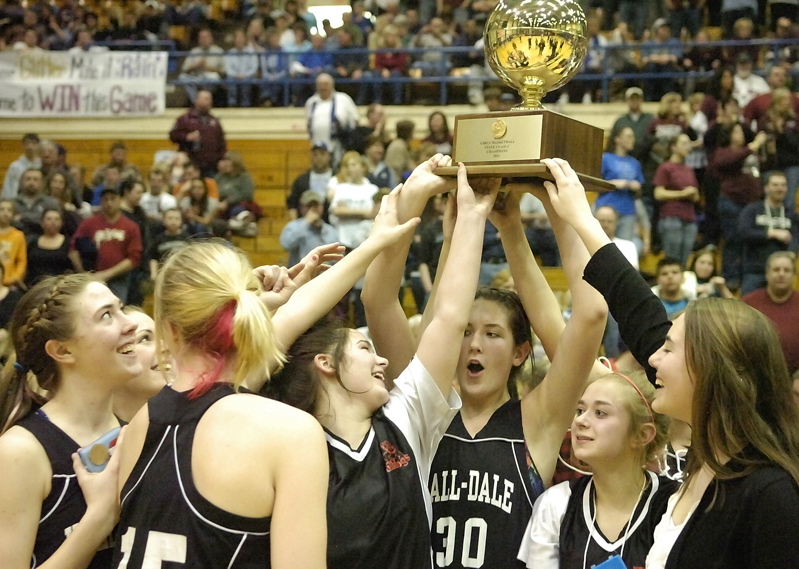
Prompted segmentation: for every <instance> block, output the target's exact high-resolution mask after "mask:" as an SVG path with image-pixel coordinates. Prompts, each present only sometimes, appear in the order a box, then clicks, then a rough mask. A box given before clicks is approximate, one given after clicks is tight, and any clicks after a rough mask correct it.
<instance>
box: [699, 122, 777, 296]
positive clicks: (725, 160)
mask: <svg viewBox="0 0 799 569" xmlns="http://www.w3.org/2000/svg"><path fill="white" fill-rule="evenodd" d="M718 142H719V145H718V148H716V151H715V152H714V153H713V156H712V158H711V159H710V164H709V168H710V169H711V170H712V172H713V175H714V176H715V177H716V178H717V179H718V180H719V182H720V184H721V194H720V195H719V204H718V214H719V220H720V222H721V232H722V235H723V237H724V248H723V249H722V255H721V259H722V261H721V273H722V275H723V276H724V278H725V279H726V281H727V286H728V287H730V288H737V287H738V286H740V284H741V271H742V265H741V255H742V254H743V243H742V242H741V241H740V238H739V235H738V217H739V216H740V214H741V211H742V210H743V208H744V206H746V204H748V203H751V202H754V201H757V200H759V199H760V195H761V193H762V191H761V189H760V180H759V176H760V171H759V168H760V149H761V148H763V145H764V144H765V143H766V135H765V133H762V132H761V133H759V134H758V135H757V136H756V137H755V139H754V140H753V141H752V142H750V143H749V144H746V138H745V136H744V130H743V127H742V126H741V125H740V124H739V123H736V124H733V125H732V126H730V127H729V128H727V129H725V130H723V131H722V132H721V134H720V136H719V141H718Z"/></svg>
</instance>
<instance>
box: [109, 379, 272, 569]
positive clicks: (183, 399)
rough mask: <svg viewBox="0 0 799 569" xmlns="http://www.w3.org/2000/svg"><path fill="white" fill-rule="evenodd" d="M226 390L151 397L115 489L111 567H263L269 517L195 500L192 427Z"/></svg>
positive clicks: (228, 388) (267, 561)
mask: <svg viewBox="0 0 799 569" xmlns="http://www.w3.org/2000/svg"><path fill="white" fill-rule="evenodd" d="M233 393H234V391H233V388H232V387H231V386H230V385H227V384H220V385H218V386H215V387H214V388H213V389H211V390H210V391H208V392H207V393H205V394H203V395H201V396H200V397H198V398H196V399H192V400H190V399H189V393H188V392H179V391H174V390H173V389H172V388H170V387H165V388H164V389H163V390H161V392H160V393H159V394H158V395H156V396H155V397H153V398H152V399H150V401H149V402H148V409H149V413H150V425H149V427H148V429H147V436H146V438H145V441H144V447H143V448H142V452H141V455H140V456H139V460H138V461H137V462H136V465H135V466H134V468H133V471H132V472H131V474H130V476H129V477H128V479H127V481H126V482H125V486H124V487H123V489H122V495H121V497H122V515H121V517H120V520H119V533H118V535H117V544H116V548H115V550H114V562H113V565H112V566H113V567H114V568H115V569H133V568H136V569H140V568H142V567H169V568H170V569H178V568H180V567H186V568H187V569H189V568H192V569H195V568H208V569H212V568H213V569H218V568H228V569H250V568H256V567H258V568H259V569H263V568H264V567H269V566H270V541H269V526H270V521H271V517H265V518H248V517H244V516H238V515H235V514H231V513H230V512H226V511H225V510H223V509H221V508H218V507H217V506H215V505H213V504H212V503H211V502H209V501H208V500H206V499H205V498H203V497H202V495H200V492H199V491H198V490H197V487H196V486H195V485H194V482H193V479H192V469H191V451H192V443H193V442H194V434H195V432H196V430H197V424H198V423H199V422H200V419H201V418H202V416H203V414H205V412H206V411H207V410H208V409H209V408H210V407H211V406H212V405H213V404H214V403H216V402H217V401H219V400H220V399H222V398H223V397H226V396H228V395H232V394H233Z"/></svg>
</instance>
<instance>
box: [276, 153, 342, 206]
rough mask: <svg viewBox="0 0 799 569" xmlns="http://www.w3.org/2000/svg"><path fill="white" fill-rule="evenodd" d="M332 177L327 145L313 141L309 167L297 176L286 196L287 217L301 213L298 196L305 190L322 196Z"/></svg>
mask: <svg viewBox="0 0 799 569" xmlns="http://www.w3.org/2000/svg"><path fill="white" fill-rule="evenodd" d="M332 177H333V169H332V167H331V157H330V151H329V150H328V149H327V145H326V144H325V143H324V142H314V143H313V144H312V146H311V168H310V169H309V170H308V171H306V172H303V173H302V174H300V175H299V176H297V179H296V180H294V183H293V184H292V186H291V193H290V194H289V196H288V197H287V198H286V209H287V210H288V214H289V218H291V219H297V218H299V217H300V216H301V215H302V212H301V211H300V197H302V195H303V194H304V193H305V192H307V191H312V192H314V193H315V194H318V195H321V196H324V195H325V194H326V193H327V185H328V183H329V182H330V179H331V178H332ZM323 205H324V202H323Z"/></svg>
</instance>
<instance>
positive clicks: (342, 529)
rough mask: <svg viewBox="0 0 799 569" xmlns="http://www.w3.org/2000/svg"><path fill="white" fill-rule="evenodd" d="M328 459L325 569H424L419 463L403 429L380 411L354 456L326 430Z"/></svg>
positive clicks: (426, 535)
mask: <svg viewBox="0 0 799 569" xmlns="http://www.w3.org/2000/svg"><path fill="white" fill-rule="evenodd" d="M325 437H326V438H327V447H328V455H329V457H330V482H329V485H328V491H327V533H328V548H327V566H328V567H329V568H330V569H357V568H367V567H374V568H378V567H379V568H380V569H392V568H394V569H411V568H412V569H424V568H425V567H430V566H431V560H430V529H429V525H428V519H427V513H426V512H425V507H424V492H425V489H424V488H423V487H422V482H421V480H420V479H419V471H418V468H417V465H416V461H417V457H416V456H414V453H413V450H412V449H411V446H410V445H409V443H408V441H407V439H406V438H405V436H404V435H403V434H402V432H401V431H400V429H399V428H398V427H397V426H396V425H395V424H394V423H393V422H391V421H390V420H389V419H388V418H386V416H385V415H384V413H383V411H382V410H378V411H377V412H376V413H375V414H374V415H373V416H372V428H371V429H370V430H369V433H368V434H367V435H366V438H365V439H364V440H363V442H362V443H361V446H360V447H359V448H358V449H356V450H353V449H351V448H350V446H349V444H348V443H346V442H345V441H343V440H342V439H340V438H338V437H337V436H336V435H334V434H333V433H331V432H329V431H327V430H325Z"/></svg>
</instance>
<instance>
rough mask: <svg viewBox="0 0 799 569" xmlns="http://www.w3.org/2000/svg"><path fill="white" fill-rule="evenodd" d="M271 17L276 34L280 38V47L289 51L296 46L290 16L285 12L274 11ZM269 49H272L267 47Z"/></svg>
mask: <svg viewBox="0 0 799 569" xmlns="http://www.w3.org/2000/svg"><path fill="white" fill-rule="evenodd" d="M269 15H270V16H271V17H272V21H273V22H274V29H275V33H276V34H277V37H278V45H279V46H280V48H281V49H283V50H284V51H287V50H288V49H290V48H291V47H293V46H294V30H292V29H291V22H290V21H289V15H288V14H287V13H286V12H284V11H283V10H274V11H273V12H272V13H271V14H269ZM267 29H268V28H267ZM267 49H271V48H270V47H268V46H267Z"/></svg>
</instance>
